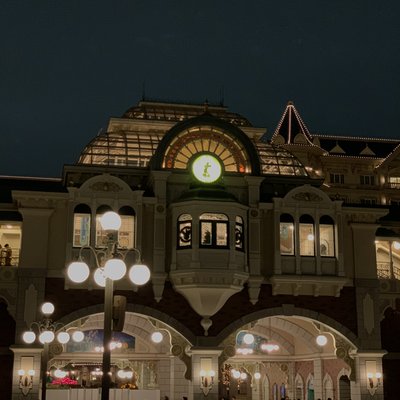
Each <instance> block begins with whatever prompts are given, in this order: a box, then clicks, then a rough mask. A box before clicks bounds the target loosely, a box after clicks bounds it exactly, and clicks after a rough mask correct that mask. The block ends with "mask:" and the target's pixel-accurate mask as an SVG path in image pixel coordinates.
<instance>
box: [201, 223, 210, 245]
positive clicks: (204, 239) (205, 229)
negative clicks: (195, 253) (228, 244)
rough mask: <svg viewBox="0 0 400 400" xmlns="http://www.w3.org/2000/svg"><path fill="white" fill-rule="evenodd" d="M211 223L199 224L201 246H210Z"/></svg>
mask: <svg viewBox="0 0 400 400" xmlns="http://www.w3.org/2000/svg"><path fill="white" fill-rule="evenodd" d="M211 232H212V228H211V222H202V223H201V244H202V245H203V246H211V243H212V233H211Z"/></svg>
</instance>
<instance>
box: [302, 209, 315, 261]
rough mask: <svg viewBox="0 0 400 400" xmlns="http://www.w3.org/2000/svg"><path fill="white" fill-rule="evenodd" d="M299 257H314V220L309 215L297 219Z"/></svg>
mask: <svg viewBox="0 0 400 400" xmlns="http://www.w3.org/2000/svg"><path fill="white" fill-rule="evenodd" d="M299 223H300V225H299V240H300V255H301V256H314V255H315V235H314V220H313V218H312V217H311V216H310V215H306V214H305V215H302V216H301V217H300V219H299Z"/></svg>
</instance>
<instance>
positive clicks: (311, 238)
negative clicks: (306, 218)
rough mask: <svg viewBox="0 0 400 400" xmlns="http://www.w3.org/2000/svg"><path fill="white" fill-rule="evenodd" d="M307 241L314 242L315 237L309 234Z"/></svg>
mask: <svg viewBox="0 0 400 400" xmlns="http://www.w3.org/2000/svg"><path fill="white" fill-rule="evenodd" d="M307 240H309V241H310V242H311V241H313V240H314V235H313V234H312V233H309V234H308V235H307Z"/></svg>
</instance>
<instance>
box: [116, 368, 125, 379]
mask: <svg viewBox="0 0 400 400" xmlns="http://www.w3.org/2000/svg"><path fill="white" fill-rule="evenodd" d="M117 375H118V378H121V379H123V378H125V371H124V370H123V369H120V370H119V371H118V372H117Z"/></svg>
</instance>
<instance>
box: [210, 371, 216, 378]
mask: <svg viewBox="0 0 400 400" xmlns="http://www.w3.org/2000/svg"><path fill="white" fill-rule="evenodd" d="M210 376H211V378H214V377H215V371H214V370H213V369H212V370H211V371H210Z"/></svg>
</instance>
